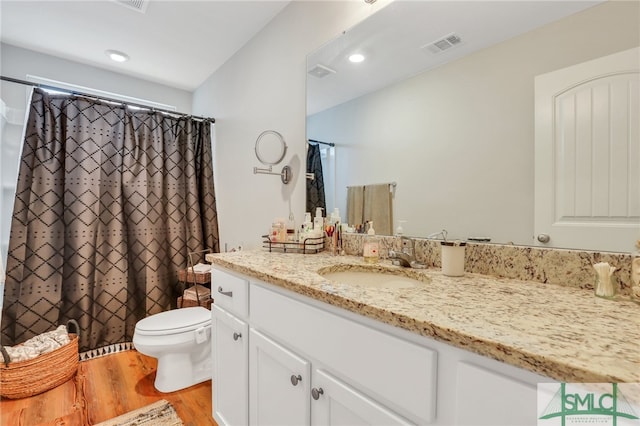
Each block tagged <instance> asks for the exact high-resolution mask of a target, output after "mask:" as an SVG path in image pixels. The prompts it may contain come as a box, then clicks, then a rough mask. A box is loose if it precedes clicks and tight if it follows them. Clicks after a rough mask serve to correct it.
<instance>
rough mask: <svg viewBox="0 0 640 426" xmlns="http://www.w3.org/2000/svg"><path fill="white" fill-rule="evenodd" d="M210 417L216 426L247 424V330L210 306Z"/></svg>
mask: <svg viewBox="0 0 640 426" xmlns="http://www.w3.org/2000/svg"><path fill="white" fill-rule="evenodd" d="M211 311H212V315H213V334H212V345H213V346H212V353H213V361H214V362H213V365H214V367H213V417H214V418H215V420H216V422H218V424H219V425H230V426H234V425H238V426H244V425H246V424H247V423H248V417H249V408H248V406H247V401H248V398H249V391H248V386H249V378H248V369H249V363H248V357H249V345H248V339H249V334H248V329H249V327H248V326H247V324H246V323H245V322H243V321H241V320H239V319H238V318H236V317H235V316H233V315H231V314H229V313H228V312H226V311H224V310H222V309H220V308H219V307H217V306H215V305H213V306H212V309H211Z"/></svg>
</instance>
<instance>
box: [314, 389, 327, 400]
mask: <svg viewBox="0 0 640 426" xmlns="http://www.w3.org/2000/svg"><path fill="white" fill-rule="evenodd" d="M320 395H324V391H323V390H322V388H313V389H311V397H312V398H313V399H315V400H316V401H317V400H318V399H320Z"/></svg>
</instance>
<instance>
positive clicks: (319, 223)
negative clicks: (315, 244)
mask: <svg viewBox="0 0 640 426" xmlns="http://www.w3.org/2000/svg"><path fill="white" fill-rule="evenodd" d="M313 229H314V230H319V231H320V236H322V235H323V234H324V217H322V207H317V208H316V217H314V218H313Z"/></svg>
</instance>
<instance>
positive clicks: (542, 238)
mask: <svg viewBox="0 0 640 426" xmlns="http://www.w3.org/2000/svg"><path fill="white" fill-rule="evenodd" d="M550 240H551V237H550V236H549V234H538V241H540V242H541V243H543V244H546V243H548V242H549V241H550Z"/></svg>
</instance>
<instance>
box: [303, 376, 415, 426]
mask: <svg viewBox="0 0 640 426" xmlns="http://www.w3.org/2000/svg"><path fill="white" fill-rule="evenodd" d="M311 395H312V398H313V399H314V401H313V403H312V405H311V424H312V425H330V426H335V425H349V426H359V425H408V424H411V423H410V422H409V421H407V420H406V419H403V418H402V417H400V416H398V415H397V414H395V413H393V412H391V411H389V410H388V409H386V408H385V407H383V406H381V405H379V404H377V403H376V402H374V401H372V400H371V399H369V398H367V397H366V396H364V395H362V394H361V393H359V392H358V391H356V390H355V389H353V388H351V387H349V386H347V385H346V384H344V383H342V382H341V381H339V380H338V379H336V378H335V377H332V376H331V375H330V374H328V373H327V372H325V371H323V370H314V372H313V383H312V389H311ZM316 398H317V399H316Z"/></svg>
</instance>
